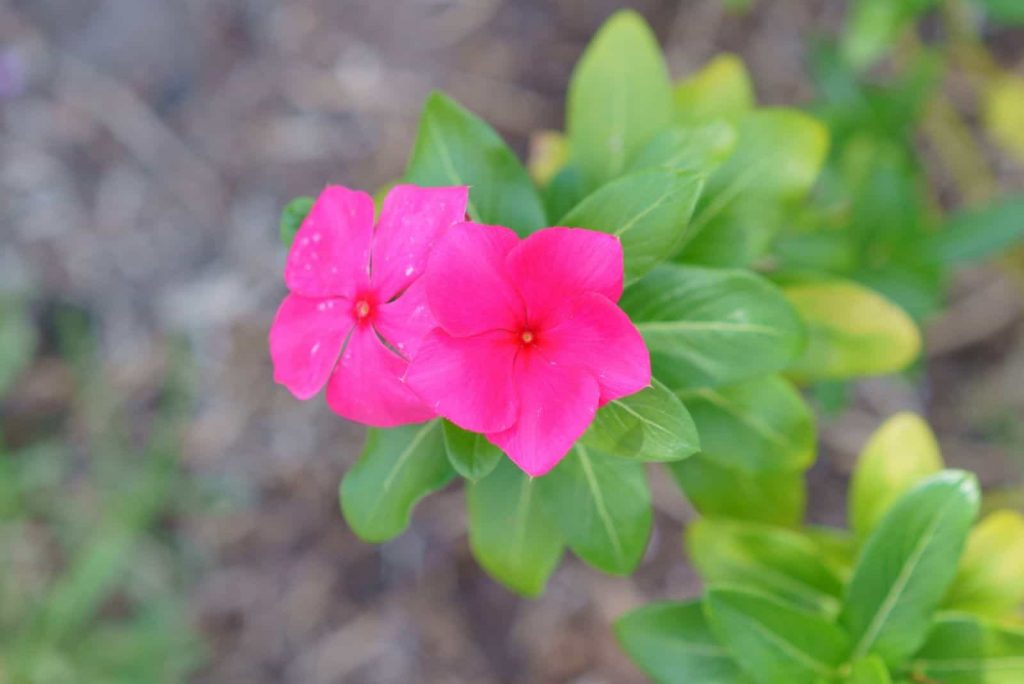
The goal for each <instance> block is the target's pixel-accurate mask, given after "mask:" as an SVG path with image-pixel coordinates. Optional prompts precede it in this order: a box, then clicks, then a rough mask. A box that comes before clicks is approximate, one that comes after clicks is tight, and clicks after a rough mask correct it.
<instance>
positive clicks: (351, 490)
mask: <svg viewBox="0 0 1024 684" xmlns="http://www.w3.org/2000/svg"><path fill="white" fill-rule="evenodd" d="M454 476H455V471H453V470H452V467H451V465H449V463H448V458H447V456H446V455H445V448H444V438H443V437H442V430H441V423H440V421H436V420H435V421H431V422H429V423H423V424H422V425H406V426H402V427H397V428H390V429H387V430H382V429H379V428H370V429H369V430H368V431H367V435H366V446H365V447H363V453H362V455H361V456H360V457H359V460H358V461H356V464H355V465H354V466H352V468H351V469H350V470H349V471H348V472H347V473H345V477H344V478H342V480H341V510H342V513H344V515H345V520H346V521H348V524H349V525H350V526H351V527H352V530H353V531H354V532H355V533H356V534H357V535H359V537H360V538H361V539H364V540H366V541H369V542H382V541H386V540H388V539H391V538H392V537H395V536H397V535H399V534H401V533H402V532H403V531H404V530H405V528H406V527H408V525H409V514H410V513H411V512H412V508H413V506H414V505H416V502H417V501H419V500H420V499H422V498H423V497H424V496H426V495H427V494H429V493H430V492H432V491H434V490H436V489H440V488H441V487H443V486H445V485H446V484H448V483H449V482H450V481H451V479H452V478H453V477H454Z"/></svg>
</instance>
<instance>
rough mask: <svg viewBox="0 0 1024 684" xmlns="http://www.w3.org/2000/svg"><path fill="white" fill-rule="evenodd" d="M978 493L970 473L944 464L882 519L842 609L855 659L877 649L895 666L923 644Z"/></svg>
mask: <svg viewBox="0 0 1024 684" xmlns="http://www.w3.org/2000/svg"><path fill="white" fill-rule="evenodd" d="M978 500H979V492H978V483H977V480H976V479H975V478H974V476H973V475H971V474H970V473H966V472H963V471H957V470H947V471H943V472H942V473H939V474H938V475H934V476H932V477H930V478H928V479H927V480H925V481H924V482H922V483H921V484H919V485H918V486H916V487H915V488H914V489H912V490H910V492H908V493H907V494H905V495H904V496H903V497H902V498H900V500H899V501H897V502H896V504H895V505H894V506H893V507H892V508H891V509H890V510H889V512H888V513H886V515H885V517H884V518H882V521H881V522H880V523H879V525H878V527H876V528H875V531H874V532H872V534H871V536H870V537H869V538H868V540H867V543H866V544H865V546H864V551H863V552H862V554H861V557H860V559H859V560H858V562H857V566H856V568H854V571H853V577H852V578H851V579H850V583H849V586H848V587H847V593H846V598H845V601H844V605H843V612H842V614H841V615H840V621H841V623H842V624H843V625H844V626H845V627H846V628H847V630H848V631H849V632H850V636H851V637H852V639H853V640H854V642H855V644H856V645H855V647H854V650H853V657H854V658H861V657H863V656H866V655H868V654H869V653H874V654H877V655H879V656H881V658H882V659H883V660H884V661H885V662H886V663H887V664H888V665H891V666H896V665H899V664H900V663H902V661H903V660H904V659H906V658H908V657H909V656H911V655H912V654H913V653H914V652H915V651H916V650H917V649H918V648H919V647H920V646H921V644H922V643H924V640H925V638H926V637H927V635H928V625H929V624H930V623H931V620H932V615H933V613H934V612H935V609H936V607H937V606H938V605H939V602H940V601H941V600H942V597H943V595H944V594H945V593H946V590H947V589H949V586H950V584H951V583H952V581H953V577H954V575H955V574H956V566H957V561H958V560H959V558H960V554H961V552H962V551H963V546H964V541H965V540H966V538H967V533H968V531H969V530H970V527H971V523H972V522H973V521H974V518H975V516H976V515H977V513H978Z"/></svg>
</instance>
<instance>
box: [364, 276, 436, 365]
mask: <svg viewBox="0 0 1024 684" xmlns="http://www.w3.org/2000/svg"><path fill="white" fill-rule="evenodd" d="M373 325H374V327H375V328H377V332H378V333H380V336H381V337H383V338H384V340H385V341H386V342H387V343H388V344H390V345H391V346H392V347H394V348H395V349H397V350H398V353H399V354H401V355H402V356H404V357H405V358H406V359H411V358H412V357H413V356H414V355H415V354H416V350H417V349H419V347H420V342H421V341H422V340H423V337H424V336H425V335H426V334H427V333H428V332H430V331H431V330H433V329H434V328H436V327H437V321H436V320H434V314H433V313H431V311H430V306H428V304H427V291H426V288H425V287H424V286H423V279H422V278H420V279H418V280H416V281H415V282H414V283H413V284H412V285H410V286H409V287H408V288H407V289H406V290H405V292H403V293H402V294H401V295H400V296H399V297H398V299H396V300H395V301H393V302H388V303H387V304H382V305H381V306H380V309H379V310H378V312H377V317H376V318H375V319H374V322H373Z"/></svg>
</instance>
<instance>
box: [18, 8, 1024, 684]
mask: <svg viewBox="0 0 1024 684" xmlns="http://www.w3.org/2000/svg"><path fill="white" fill-rule="evenodd" d="M746 4H748V3H742V2H732V3H723V2H721V1H720V0H692V1H687V0H682V1H680V0H647V1H646V2H627V3H623V2H611V1H610V0H515V1H512V0H506V1H500V0H362V1H357V0H289V1H288V2H275V1H273V0H0V409H2V419H0V436H2V441H0V682H2V683H3V684H22V682H33V683H37V682H38V683H40V684H62V683H64V682H68V683H72V682H87V683H90V684H91V683H98V682H124V683H125V684H129V683H132V684H135V683H148V682H184V681H190V682H199V683H204V684H205V683H211V684H212V683H218V684H233V683H236V682H238V683H242V682H244V683H245V684H263V683H267V684H269V683H287V684H292V683H294V684H335V683H343V684H378V683H379V684H411V683H419V682H423V683H430V684H435V683H437V684H442V683H452V684H455V683H458V682H472V683H473V684H489V683H492V682H493V683H495V684H499V683H519V682H536V683H549V682H551V683H554V682H574V683H576V684H599V683H615V684H620V683H627V684H628V683H632V682H641V681H643V679H642V677H641V676H640V675H639V673H638V672H637V671H636V670H635V669H634V668H633V667H632V666H631V665H630V664H629V663H628V662H627V661H626V659H625V657H624V656H623V655H622V654H621V653H620V651H619V650H618V649H617V647H616V646H615V644H614V639H613V637H612V635H611V632H610V630H609V624H610V622H611V620H612V619H613V618H614V617H616V616H618V615H619V614H621V613H622V612H624V611H625V610H627V609H629V608H631V607H634V606H636V605H639V604H640V603H642V602H645V601H648V600H651V599H654V598H679V597H682V596H687V595H692V594H694V593H696V591H697V583H696V579H695V576H694V574H693V573H692V571H691V570H690V569H689V568H688V567H687V566H686V564H685V562H684V561H683V554H682V548H681V547H682V543H681V535H680V530H681V529H682V526H683V525H684V524H685V521H686V520H687V518H688V516H689V515H690V512H689V511H688V509H687V508H686V505H685V503H683V502H682V501H681V497H680V496H679V495H678V493H677V492H676V491H675V490H674V488H673V486H672V485H670V484H668V483H667V481H666V480H667V479H666V478H661V479H660V481H658V482H654V483H653V484H654V486H655V503H656V506H657V510H658V519H657V522H656V529H655V533H654V537H653V539H652V543H651V547H650V550H649V554H648V559H647V560H646V561H645V563H644V565H643V566H642V568H641V569H640V571H639V572H638V573H637V574H636V575H635V576H634V577H631V578H611V577H607V576H603V575H601V574H599V573H597V572H596V571H591V570H589V569H587V568H585V567H583V566H582V565H581V564H580V563H579V562H578V561H575V560H569V561H567V562H566V563H564V564H563V566H562V567H561V568H560V569H559V570H558V571H557V573H556V574H555V576H554V578H553V580H552V582H551V585H550V587H549V589H548V592H547V594H546V595H545V596H544V598H543V599H541V600H536V601H529V600H523V599H519V598H516V597H514V596H513V595H511V594H510V593H509V592H507V591H506V590H504V589H503V588H501V587H500V586H498V585H496V584H495V583H494V582H493V581H492V580H490V579H489V578H487V577H486V576H485V575H484V574H483V573H482V571H481V570H480V569H479V568H478V567H477V566H476V565H475V563H474V562H473V560H472V559H471V558H470V555H469V551H468V547H467V543H466V539H465V534H464V522H463V519H462V516H463V512H462V507H463V503H462V493H461V490H460V489H458V488H454V487H452V488H449V489H447V490H445V491H443V492H441V493H440V494H438V495H435V496H432V497H430V498H428V499H427V500H426V501H425V502H424V504H423V505H421V506H420V507H419V508H418V509H417V511H416V513H415V516H414V521H413V524H412V526H411V527H410V530H409V531H408V532H407V533H406V534H405V535H403V536H402V537H400V538H399V539H396V540H394V541H392V542H389V543H387V544H384V545H382V546H371V545H367V544H364V543H361V542H360V541H358V540H357V539H356V538H355V537H354V536H353V534H352V533H351V532H349V531H348V530H347V529H346V527H345V525H344V523H343V521H342V519H341V516H340V513H339V511H338V498H337V483H338V481H339V479H340V477H341V475H342V474H343V472H344V471H345V470H346V468H347V467H348V466H349V465H350V464H351V463H352V462H353V461H354V460H355V457H356V455H357V454H358V451H359V449H360V447H361V441H362V431H361V429H360V428H359V427H358V426H354V425H351V424H347V423H346V422H344V421H343V420H341V419H339V418H338V417H336V416H334V415H333V414H332V413H330V411H329V410H328V409H327V408H326V406H325V405H324V403H323V401H322V400H320V399H316V400H313V401H309V402H305V403H301V402H298V401H296V400H294V399H293V398H292V397H291V396H290V395H289V394H288V392H287V391H285V390H284V389H283V388H281V387H279V386H276V385H275V384H274V383H273V382H272V379H271V378H272V373H271V367H270V362H269V357H268V353H267V348H266V333H267V330H268V327H269V324H270V321H271V319H272V316H273V314H274V311H275V309H276V307H277V305H278V303H279V302H280V299H281V298H282V296H283V294H284V286H283V283H282V279H281V272H282V267H283V263H284V249H283V248H282V247H281V244H280V241H279V239H278V235H277V220H278V215H279V212H280V209H281V207H282V206H283V204H284V203H285V202H286V201H287V200H288V199H289V198H291V197H293V196H295V195H300V194H304V195H315V194H316V193H317V192H318V191H319V189H320V188H321V187H322V186H323V185H324V184H326V183H328V182H331V183H341V184H346V185H351V186H355V187H362V188H367V189H371V190H372V189H373V188H376V187H377V186H379V185H380V184H383V183H385V182H387V181H389V180H392V179H394V178H396V177H397V176H399V175H400V174H401V172H402V170H403V167H404V164H405V159H406V155H407V153H408V150H409V148H410V145H411V142H412V139H413V136H414V134H415V129H416V123H417V117H418V113H419V108H420V105H421V102H422V100H423V98H424V97H425V96H426V94H427V93H428V92H429V91H430V90H431V89H433V88H442V89H444V90H446V91H448V92H449V93H450V94H452V95H453V96H454V97H455V98H456V99H458V100H460V101H461V102H462V103H463V104H465V105H466V106H467V107H469V108H470V109H471V110H473V111H475V112H476V113H478V114H480V115H481V116H482V117H483V118H485V119H486V120H488V121H489V122H491V123H492V124H493V125H494V126H495V127H496V128H497V129H498V130H499V131H500V132H501V133H502V134H504V135H505V136H506V137H507V139H508V140H509V141H510V142H511V143H512V144H513V146H514V147H515V148H516V149H517V150H518V151H519V152H520V153H522V154H525V153H526V151H527V149H528V140H529V135H530V133H531V132H532V131H535V130H537V129H544V128H561V125H562V116H563V99H564V94H565V88H566V84H567V82H568V78H569V75H570V72H571V69H572V66H573V64H574V63H575V61H576V59H577V58H578V56H579V54H580V52H581V51H582V49H583V47H584V46H585V44H586V42H587V40H588V39H589V38H590V36H591V35H592V34H593V32H594V31H595V30H596V29H597V27H598V26H599V25H600V24H601V23H602V22H603V20H604V19H605V18H606V17H607V16H608V15H609V14H610V13H611V12H612V11H613V10H615V9H617V8H620V7H624V6H629V7H634V8H636V9H637V10H638V11H640V12H641V13H642V14H643V15H644V16H645V17H646V18H647V20H648V21H649V22H650V23H651V24H652V26H653V27H654V28H655V30H656V32H657V33H658V36H659V38H660V39H661V40H662V42H663V45H664V46H665V48H666V51H667V56H668V60H669V64H670V67H671V69H672V72H673V75H674V76H677V77H678V76H683V75H685V74H687V73H689V72H692V71H693V70H695V69H696V68H698V67H700V66H701V65H702V64H703V63H704V62H706V61H707V60H708V59H709V58H710V57H712V56H714V55H715V54H717V53H719V52H721V51H732V52H736V53H738V54H739V55H741V56H742V57H743V58H744V60H745V61H746V63H747V65H748V67H749V69H750V70H751V72H752V75H753V79H754V82H755V86H756V89H757V92H758V95H759V97H760V100H761V102H762V103H765V104H787V105H800V104H803V103H806V102H808V101H809V99H810V98H811V95H812V93H811V90H810V85H809V80H808V77H807V75H806V73H807V68H806V57H807V55H806V50H807V43H808V37H809V36H814V35H817V34H821V35H834V34H835V33H837V32H838V31H839V29H840V27H841V25H842V21H843V15H844V9H845V8H844V4H845V3H843V2H838V1H837V0H774V1H771V2H768V1H761V2H757V3H755V4H754V5H753V6H752V7H751V8H749V9H746V10H742V7H739V8H738V7H737V6H742V5H746ZM741 10H742V11H741ZM984 40H985V45H986V46H987V47H988V48H989V49H990V50H991V52H992V54H993V55H994V56H995V58H996V59H997V60H998V62H999V64H1000V65H1001V66H1002V68H1004V69H1008V70H1016V71H1017V72H1018V73H1020V72H1021V71H1022V65H1024V29H1021V28H1011V27H1003V28H994V29H992V30H991V31H989V32H987V33H986V34H985V36H984ZM955 86H956V84H953V87H952V89H951V92H952V95H951V97H952V98H953V102H954V104H955V103H956V102H957V100H956V96H957V90H956V87H955ZM967 120H968V122H969V123H971V122H972V119H971V116H970V112H967ZM994 168H995V169H996V173H997V175H998V182H999V183H1000V184H1001V185H1002V186H1003V187H1006V188H1016V189H1017V190H1018V191H1019V190H1020V189H1022V188H1024V176H1022V171H1021V168H1022V167H1021V166H1020V165H1013V164H1008V163H1003V162H1002V161H1001V160H999V159H995V160H994ZM937 183H939V184H941V183H942V179H941V177H939V178H938V180H937ZM1011 271H1012V269H1007V268H1000V267H999V266H998V265H996V266H985V267H978V268H974V269H972V270H969V271H966V272H963V273H961V274H960V275H958V277H957V280H956V283H955V287H954V297H953V301H952V303H951V305H950V307H949V309H948V311H947V312H946V313H944V314H943V316H942V317H941V318H939V319H937V320H933V321H930V322H929V326H928V340H929V342H928V358H927V361H926V363H925V365H924V367H923V368H922V369H921V371H920V373H919V374H918V377H917V378H915V379H913V380H904V379H892V378H890V379H879V380H871V381H867V382H863V383H860V384H859V385H858V386H857V387H856V389H855V391H854V394H853V397H852V405H851V406H850V408H849V410H848V411H845V412H843V413H842V415H841V416H836V417H833V418H826V419H825V420H824V421H823V425H822V432H823V434H822V441H823V457H822V458H821V460H820V461H819V464H818V465H817V466H816V468H815V470H814V471H813V472H812V478H813V481H814V484H813V487H812V490H811V492H812V493H811V502H810V513H809V515H810V517H811V519H812V520H814V521H816V522H830V523H836V524H841V523H842V520H843V517H844V513H845V500H844V491H845V480H846V477H847V473H848V470H849V467H850V464H851V462H852V459H853V457H854V455H855V454H856V453H857V451H858V450H859V448H860V447H861V446H862V444H863V441H864V439H865V438H866V436H867V434H868V433H869V432H870V431H871V430H872V429H873V428H875V427H876V426H877V425H878V423H879V422H880V419H881V417H883V416H886V415H889V414H891V413H892V412H893V411H895V410H899V409H903V408H910V409H913V410H917V411H920V412H922V413H924V414H925V415H926V416H928V418H929V419H930V420H931V421H932V422H933V423H934V425H935V427H936V430H937V432H938V434H939V436H940V439H941V442H942V446H943V450H944V453H945V455H946V456H947V460H948V461H949V462H950V463H951V464H953V465H958V466H966V467H970V468H972V469H975V470H977V471H979V472H980V474H981V477H982V480H983V483H984V484H986V485H987V486H989V487H990V488H995V489H996V490H998V491H997V495H998V496H1001V497H1003V498H1004V500H1005V499H1007V498H1009V499H1011V500H1016V501H1018V502H1019V501H1021V500H1022V499H1024V497H1022V496H1021V494H1020V490H1019V489H1015V488H1014V486H1013V485H1014V483H1016V482H1019V481H1020V476H1021V454H1022V443H1024V428H1022V425H1021V423H1022V421H1021V416H1024V325H1022V324H1021V320H1022V292H1024V289H1022V287H1021V284H1020V281H1019V280H1015V279H1014V277H1013V276H1012V273H1011ZM1014 497H1016V499H1014ZM5 672H6V673H7V674H6V677H7V678H6V679H5Z"/></svg>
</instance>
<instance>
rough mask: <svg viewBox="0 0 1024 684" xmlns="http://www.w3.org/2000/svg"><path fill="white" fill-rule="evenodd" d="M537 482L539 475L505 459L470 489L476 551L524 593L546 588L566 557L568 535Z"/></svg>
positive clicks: (533, 593)
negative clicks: (546, 505) (564, 546)
mask: <svg viewBox="0 0 1024 684" xmlns="http://www.w3.org/2000/svg"><path fill="white" fill-rule="evenodd" d="M537 487H538V482H537V480H535V479H534V478H532V477H530V476H528V475H527V474H526V473H524V472H523V471H521V470H520V469H519V468H517V467H516V466H515V464H513V463H512V461H510V460H509V459H507V458H502V459H499V461H498V465H497V466H496V467H495V468H494V470H493V471H491V474H490V475H488V476H487V477H485V478H483V479H481V480H479V481H477V482H473V483H470V484H469V485H468V486H467V492H466V504H467V506H468V509H469V546H470V548H471V549H472V551H473V556H474V557H475V558H476V560H477V562H478V563H480V565H481V566H483V568H484V569H485V570H486V571H487V572H488V573H489V574H490V575H491V576H492V577H494V579H496V580H498V581H499V582H501V583H502V584H504V585H505V586H507V587H508V588H509V589H512V590H513V591H515V592H518V593H520V594H523V595H524V596H537V595H539V594H540V593H542V592H543V591H544V586H545V585H546V584H547V581H548V577H549V576H550V575H551V573H552V572H554V570H555V568H556V567H557V566H558V561H559V559H560V558H561V557H562V537H561V535H560V534H559V532H558V528H557V526H556V525H555V524H554V521H553V520H551V518H550V517H549V516H548V514H547V511H546V510H545V508H544V506H543V505H541V502H540V492H538V491H537Z"/></svg>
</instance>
